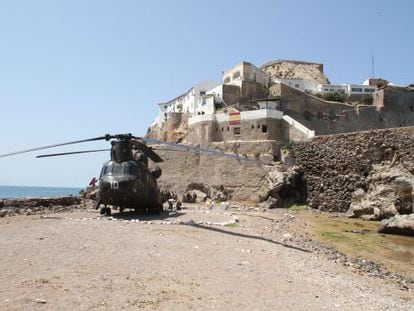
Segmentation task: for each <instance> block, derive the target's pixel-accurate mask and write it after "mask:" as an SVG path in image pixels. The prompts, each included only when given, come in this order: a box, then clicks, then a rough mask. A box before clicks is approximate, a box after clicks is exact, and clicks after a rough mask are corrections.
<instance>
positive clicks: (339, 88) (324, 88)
mask: <svg viewBox="0 0 414 311" xmlns="http://www.w3.org/2000/svg"><path fill="white" fill-rule="evenodd" d="M376 90H377V87H376V86H375V85H363V84H318V86H317V93H318V94H327V93H334V92H337V93H344V94H347V95H348V96H349V95H363V94H372V93H374V92H375V91H376Z"/></svg>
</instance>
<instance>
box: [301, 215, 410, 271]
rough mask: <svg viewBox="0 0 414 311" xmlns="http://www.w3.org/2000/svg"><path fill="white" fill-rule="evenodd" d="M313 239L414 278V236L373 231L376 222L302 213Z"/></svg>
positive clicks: (349, 254)
mask: <svg viewBox="0 0 414 311" xmlns="http://www.w3.org/2000/svg"><path fill="white" fill-rule="evenodd" d="M301 217H303V218H304V219H305V221H306V223H307V224H308V225H309V228H310V231H311V234H312V236H313V239H315V240H317V241H320V242H322V243H324V244H327V245H329V246H331V247H334V248H335V249H337V250H338V251H339V252H342V253H344V254H346V255H348V256H350V257H354V258H360V259H365V260H367V261H373V262H376V263H379V264H381V265H383V266H385V267H386V268H387V269H389V270H390V271H392V272H395V273H398V274H401V275H404V276H407V277H409V278H411V279H414V265H413V262H414V238H413V237H408V236H399V235H391V234H389V235H386V234H380V233H378V232H377V229H378V226H379V222H377V221H363V220H360V219H349V218H346V217H335V216H332V215H331V214H314V213H306V212H305V213H304V214H302V216H301Z"/></svg>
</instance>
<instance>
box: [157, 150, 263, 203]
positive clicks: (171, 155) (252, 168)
mask: <svg viewBox="0 0 414 311" xmlns="http://www.w3.org/2000/svg"><path fill="white" fill-rule="evenodd" d="M220 145H221V146H217V147H222V148H223V149H231V148H235V147H236V148H238V149H239V150H240V152H242V151H243V148H244V147H243V145H242V144H241V145H239V146H235V145H234V144H231V143H229V144H227V145H226V146H224V145H223V144H222V143H221V144H220ZM250 147H251V146H249V148H250ZM258 147H259V146H258ZM157 153H158V154H160V156H161V157H162V158H163V159H164V160H165V162H163V163H159V166H160V167H161V169H162V175H161V177H160V179H159V185H160V187H161V188H162V189H168V190H170V191H174V192H176V193H177V194H178V197H179V198H181V196H182V195H183V194H184V193H185V192H186V188H187V186H188V185H190V184H194V183H197V184H203V185H204V186H205V187H206V188H209V187H220V188H221V187H222V188H223V189H225V191H226V192H229V193H231V199H232V200H235V201H251V200H252V197H253V196H254V195H255V194H256V193H257V192H258V191H259V190H260V188H261V186H262V184H263V183H265V180H266V176H267V174H268V168H267V167H265V166H259V165H256V164H252V163H249V162H244V161H240V160H235V159H228V158H223V157H218V156H212V155H205V154H194V153H189V152H180V151H157Z"/></svg>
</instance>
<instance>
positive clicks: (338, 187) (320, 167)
mask: <svg viewBox="0 0 414 311" xmlns="http://www.w3.org/2000/svg"><path fill="white" fill-rule="evenodd" d="M288 149H289V150H290V151H291V153H292V155H293V157H294V159H295V164H296V165H299V166H300V167H301V168H302V170H303V172H304V176H305V178H306V183H307V190H308V203H309V205H310V206H311V207H313V208H318V209H320V210H327V211H341V212H343V211H347V210H348V209H349V206H350V204H351V198H352V193H353V192H354V191H356V190H357V189H359V188H361V189H364V190H366V189H367V187H368V183H369V178H370V172H371V171H372V168H373V164H381V163H383V164H384V163H387V162H390V161H391V160H392V159H393V157H394V156H397V157H399V158H401V161H402V163H403V165H404V167H405V168H406V169H407V170H408V171H409V172H411V173H414V161H413V155H414V127H406V128H396V129H385V130H373V131H366V132H358V133H349V134H340V135H329V136H319V137H316V138H315V139H314V140H313V141H312V142H308V143H305V142H302V143H291V144H290V145H289V146H288Z"/></svg>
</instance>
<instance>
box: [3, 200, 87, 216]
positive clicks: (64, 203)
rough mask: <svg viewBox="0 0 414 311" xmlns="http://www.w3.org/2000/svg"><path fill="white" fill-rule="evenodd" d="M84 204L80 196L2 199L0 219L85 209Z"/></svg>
mask: <svg viewBox="0 0 414 311" xmlns="http://www.w3.org/2000/svg"><path fill="white" fill-rule="evenodd" d="M85 202H86V201H84V200H83V199H82V198H81V197H80V196H62V197H53V198H47V197H44V198H23V199H2V200H0V217H6V216H14V215H42V214H47V213H57V212H63V211H65V212H68V211H71V210H75V209H79V208H85V206H86V205H85Z"/></svg>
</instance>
